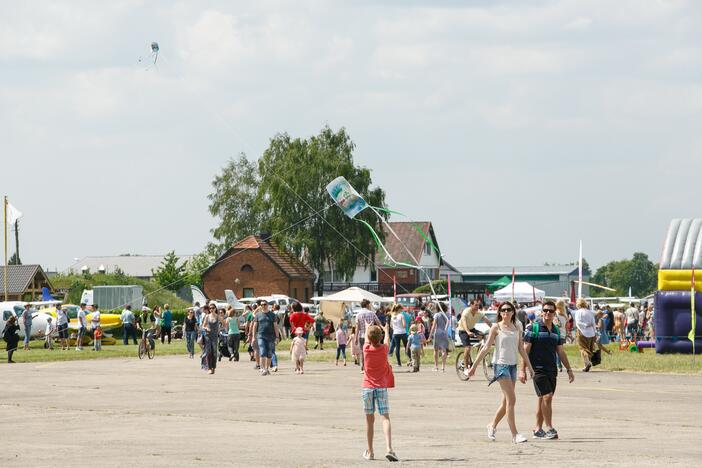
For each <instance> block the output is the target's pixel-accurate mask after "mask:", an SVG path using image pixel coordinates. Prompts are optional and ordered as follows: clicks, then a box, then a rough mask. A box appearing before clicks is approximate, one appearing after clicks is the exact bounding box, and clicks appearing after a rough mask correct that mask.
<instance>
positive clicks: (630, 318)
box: [624, 307, 639, 323]
mask: <svg viewBox="0 0 702 468" xmlns="http://www.w3.org/2000/svg"><path fill="white" fill-rule="evenodd" d="M624 314H625V315H626V320H627V322H629V323H632V322H636V321H638V320H639V311H638V310H636V309H635V308H633V307H629V308H628V309H626V310H625V311H624Z"/></svg>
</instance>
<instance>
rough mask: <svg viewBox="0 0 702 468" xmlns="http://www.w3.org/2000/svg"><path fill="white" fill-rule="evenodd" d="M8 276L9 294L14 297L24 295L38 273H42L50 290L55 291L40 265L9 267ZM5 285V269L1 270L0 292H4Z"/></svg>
mask: <svg viewBox="0 0 702 468" xmlns="http://www.w3.org/2000/svg"><path fill="white" fill-rule="evenodd" d="M7 269H8V274H7V293H8V294H12V295H17V294H22V293H24V292H25V291H26V290H27V289H28V288H29V285H30V283H31V282H32V280H33V279H34V277H35V276H36V275H37V273H40V274H41V275H42V276H43V277H44V280H45V281H46V283H47V284H48V285H49V287H50V289H53V287H51V283H49V279H48V278H47V277H46V274H45V273H44V270H42V269H41V266H40V265H8V266H7ZM4 284H5V267H1V268H0V292H2V289H1V288H4Z"/></svg>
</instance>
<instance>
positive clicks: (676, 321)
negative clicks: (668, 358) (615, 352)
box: [654, 219, 702, 354]
mask: <svg viewBox="0 0 702 468" xmlns="http://www.w3.org/2000/svg"><path fill="white" fill-rule="evenodd" d="M659 268H660V269H659V270H658V291H656V296H655V312H654V313H655V331H656V352H657V353H692V352H693V349H694V350H695V351H694V352H695V353H696V354H700V353H702V320H700V319H701V318H702V294H701V293H702V219H674V220H673V221H671V223H670V227H669V228H668V234H667V236H666V239H665V244H664V245H663V255H662V256H661V263H660V267H659ZM693 276H694V277H693ZM693 288H694V289H693ZM692 294H694V296H695V297H694V298H693V297H692ZM693 307H694V309H695V320H693V317H692V308H693ZM693 323H696V326H695V331H694V340H695V343H694V345H695V346H694V348H693V343H692V341H691V340H690V339H689V335H690V332H691V330H692V327H693Z"/></svg>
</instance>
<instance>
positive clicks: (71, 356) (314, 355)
mask: <svg viewBox="0 0 702 468" xmlns="http://www.w3.org/2000/svg"><path fill="white" fill-rule="evenodd" d="M21 345H22V343H21V342H20V346H21ZM277 349H278V357H279V358H280V360H281V361H288V359H289V358H288V350H289V349H290V341H289V340H283V341H282V342H281V343H279V344H278V346H277ZM565 349H566V353H567V354H568V359H569V360H570V362H571V365H572V366H573V368H574V369H580V368H581V367H582V365H583V362H582V359H581V358H580V354H579V353H578V349H577V347H576V346H575V345H566V347H565ZM609 349H610V350H611V351H612V354H610V355H607V354H604V355H603V357H602V364H601V365H599V366H597V367H596V369H597V370H607V371H625V372H657V373H671V374H702V357H697V358H696V359H695V360H694V361H693V358H692V356H691V355H689V354H667V355H657V354H656V353H655V352H654V351H653V350H651V349H647V350H645V351H644V352H643V353H630V352H628V351H618V350H617V348H616V346H615V345H610V346H609ZM457 352H462V349H459V350H457V351H454V352H452V353H449V357H448V360H447V367H448V368H452V366H453V364H454V362H455V359H456V353H457ZM177 354H186V348H185V341H184V340H174V341H173V342H172V343H171V344H170V345H169V344H161V342H157V345H156V359H158V357H159V356H167V355H177ZM348 356H349V358H350V353H348ZM125 357H127V358H134V359H138V356H137V347H136V346H135V345H132V344H130V345H127V346H124V345H122V343H121V342H119V343H118V344H116V345H113V346H103V347H102V351H93V350H92V348H91V347H90V346H84V347H83V351H76V350H75V349H73V348H71V349H70V350H68V351H61V350H60V349H58V348H55V349H54V350H53V351H52V350H47V349H43V342H39V341H36V342H32V343H31V350H30V351H23V350H22V349H19V350H18V351H17V352H15V354H14V356H13V359H14V361H15V362H18V363H19V362H51V361H73V360H83V359H107V358H125ZM334 358H335V344H334V343H333V342H331V343H327V347H326V348H325V349H324V351H318V350H311V351H310V353H309V355H308V358H307V359H308V360H310V361H316V362H330V363H332V362H333V361H334ZM241 359H242V360H245V359H248V354H247V353H246V351H241ZM406 361H407V358H406V356H405V355H403V356H402V362H403V363H405V362H406ZM351 362H352V360H351ZM393 362H394V357H393ZM0 364H3V365H4V364H7V362H6V359H5V356H4V355H3V356H2V359H0ZM433 364H434V361H433V352H432V349H431V348H427V349H426V352H425V355H424V357H423V358H422V365H423V366H424V367H425V368H426V367H433Z"/></svg>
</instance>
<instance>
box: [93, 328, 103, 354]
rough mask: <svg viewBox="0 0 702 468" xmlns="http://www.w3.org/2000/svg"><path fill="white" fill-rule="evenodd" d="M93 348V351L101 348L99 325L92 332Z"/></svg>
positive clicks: (100, 329)
mask: <svg viewBox="0 0 702 468" xmlns="http://www.w3.org/2000/svg"><path fill="white" fill-rule="evenodd" d="M93 349H94V350H95V351H101V350H102V327H101V326H100V325H98V326H97V328H96V329H95V333H94V334H93Z"/></svg>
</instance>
